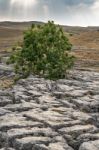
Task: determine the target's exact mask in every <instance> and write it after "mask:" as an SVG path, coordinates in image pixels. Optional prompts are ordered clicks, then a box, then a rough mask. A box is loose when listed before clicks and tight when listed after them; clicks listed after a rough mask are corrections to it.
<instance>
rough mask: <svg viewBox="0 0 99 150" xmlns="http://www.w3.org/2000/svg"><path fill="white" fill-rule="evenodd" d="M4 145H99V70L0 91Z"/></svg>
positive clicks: (74, 148)
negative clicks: (98, 71)
mask: <svg viewBox="0 0 99 150" xmlns="http://www.w3.org/2000/svg"><path fill="white" fill-rule="evenodd" d="M0 150H99V73H97V72H88V71H77V70H75V71H73V72H71V73H70V76H69V77H68V78H67V79H60V80H57V81H50V80H45V79H43V78H38V77H36V76H29V77H28V78H27V79H21V80H19V81H18V82H17V84H16V85H14V86H13V88H10V89H5V90H0Z"/></svg>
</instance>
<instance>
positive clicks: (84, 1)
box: [0, 0, 99, 26]
mask: <svg viewBox="0 0 99 150" xmlns="http://www.w3.org/2000/svg"><path fill="white" fill-rule="evenodd" d="M48 20H53V21H55V23H58V24H64V25H71V26H99V0H0V21H44V22H46V21H48Z"/></svg>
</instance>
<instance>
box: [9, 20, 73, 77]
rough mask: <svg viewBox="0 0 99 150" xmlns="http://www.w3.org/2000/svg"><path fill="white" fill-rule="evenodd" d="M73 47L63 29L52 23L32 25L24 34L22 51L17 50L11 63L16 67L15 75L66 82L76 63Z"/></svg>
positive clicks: (20, 49) (11, 58)
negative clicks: (64, 79)
mask: <svg viewBox="0 0 99 150" xmlns="http://www.w3.org/2000/svg"><path fill="white" fill-rule="evenodd" d="M71 47H72V45H71V44H70V42H69V40H68V39H67V37H66V36H65V34H64V32H63V30H62V28H61V27H60V26H58V25H55V24H54V22H53V21H52V22H51V21H49V22H48V23H46V24H44V25H32V27H31V28H30V29H28V30H27V31H26V32H25V33H24V40H23V44H22V47H21V48H19V49H17V48H16V50H14V53H13V55H12V56H11V57H10V62H11V63H14V64H15V72H16V74H21V75H22V74H23V75H24V76H25V77H26V76H28V75H29V74H30V73H34V74H37V75H40V76H42V77H45V78H49V79H58V78H64V76H65V75H66V71H67V70H68V69H70V68H71V67H72V66H73V63H74V56H72V55H70V50H71Z"/></svg>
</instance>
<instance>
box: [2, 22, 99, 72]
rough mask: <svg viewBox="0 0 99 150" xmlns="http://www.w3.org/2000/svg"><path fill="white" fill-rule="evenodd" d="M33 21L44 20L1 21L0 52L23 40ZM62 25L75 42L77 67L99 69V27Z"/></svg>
mask: <svg viewBox="0 0 99 150" xmlns="http://www.w3.org/2000/svg"><path fill="white" fill-rule="evenodd" d="M33 23H35V24H41V23H42V22H36V21H34V22H32V21H31V22H0V53H5V52H6V51H7V50H9V49H11V47H12V46H13V45H15V44H16V43H17V42H18V41H22V38H23V32H24V31H25V30H26V29H27V28H29V27H30V26H31V24H33ZM62 27H63V29H64V31H65V32H66V35H67V36H68V38H69V39H70V41H71V43H72V44H73V53H74V54H75V55H76V57H77V61H76V63H75V67H76V68H80V69H86V68H87V69H95V70H98V71H99V27H76V26H74V27H72V26H62Z"/></svg>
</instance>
